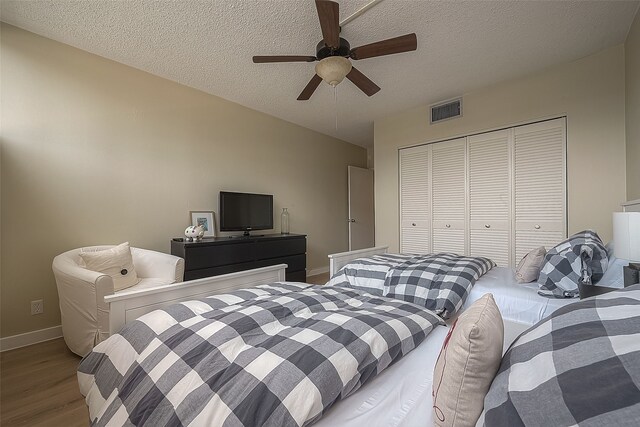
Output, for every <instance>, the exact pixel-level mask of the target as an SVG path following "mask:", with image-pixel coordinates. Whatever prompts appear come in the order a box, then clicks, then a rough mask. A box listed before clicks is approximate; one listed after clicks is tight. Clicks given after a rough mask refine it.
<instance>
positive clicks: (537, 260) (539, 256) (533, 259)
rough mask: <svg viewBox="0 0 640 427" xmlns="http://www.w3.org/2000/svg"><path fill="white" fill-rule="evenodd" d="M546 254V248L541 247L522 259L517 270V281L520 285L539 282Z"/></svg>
mask: <svg viewBox="0 0 640 427" xmlns="http://www.w3.org/2000/svg"><path fill="white" fill-rule="evenodd" d="M546 254H547V250H546V249H545V248H544V246H540V247H539V248H535V249H533V250H532V251H531V252H529V253H528V254H526V255H525V256H524V257H522V259H521V260H520V263H519V264H518V268H516V280H517V281H518V283H530V282H534V281H536V280H538V276H540V270H541V269H542V266H543V265H544V256H545V255H546Z"/></svg>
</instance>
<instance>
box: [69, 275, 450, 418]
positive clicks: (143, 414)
mask: <svg viewBox="0 0 640 427" xmlns="http://www.w3.org/2000/svg"><path fill="white" fill-rule="evenodd" d="M282 272H283V268H282V267H280V268H267V269H258V270H256V271H248V272H242V273H233V274H232V275H226V277H225V276H217V277H216V278H209V279H207V280H202V281H199V282H198V283H195V284H194V283H189V282H185V283H184V284H182V289H181V287H180V286H173V287H171V288H164V289H152V290H146V291H141V292H135V293H134V292H132V293H130V294H128V295H127V294H123V295H118V296H117V297H115V296H113V297H109V303H110V304H112V305H113V306H114V307H119V309H117V310H114V312H115V313H121V315H119V316H117V318H120V319H121V321H123V322H124V326H123V328H122V329H121V330H120V331H119V332H118V333H114V334H113V335H112V336H111V337H109V338H108V339H107V340H106V341H104V342H102V343H100V344H99V345H98V346H96V347H95V348H94V350H93V351H92V352H91V353H90V354H89V355H87V356H86V357H85V358H84V359H83V361H82V362H81V364H80V367H79V370H78V379H79V384H80V390H81V392H82V393H83V395H85V396H86V401H87V404H88V406H89V412H90V417H91V419H92V421H93V422H94V423H95V425H112V424H113V425H120V424H123V423H126V422H129V421H128V420H133V422H134V424H137V425H139V424H145V423H146V424H147V425H156V424H163V425H164V424H170V425H174V424H189V423H195V425H197V424H199V423H205V424H210V425H217V424H222V423H223V422H224V420H227V422H228V423H229V424H230V425H236V424H244V425H262V424H263V423H266V424H270V425H296V424H299V425H302V424H305V423H312V422H315V421H318V419H319V418H320V416H321V415H326V416H323V417H322V418H321V419H320V420H319V424H318V425H335V424H340V425H349V424H350V423H351V424H350V425H363V423H365V422H370V423H371V422H375V421H380V420H382V419H383V417H384V419H385V420H388V422H387V421H385V423H387V425H400V424H401V425H411V422H414V421H412V420H414V419H415V416H419V418H421V419H423V420H424V418H426V417H429V416H430V413H431V405H430V404H429V399H430V390H431V380H432V377H433V365H434V363H435V358H436V357H437V354H438V351H439V349H440V347H441V346H442V342H443V339H444V336H445V335H446V334H447V328H448V326H447V325H445V323H444V321H443V320H442V318H440V317H439V316H437V315H436V314H435V313H434V312H432V311H431V310H428V309H426V308H424V307H421V306H419V305H417V304H412V303H407V302H406V301H403V300H400V299H392V298H379V297H376V296H372V295H370V294H367V293H362V292H359V291H355V290H349V289H343V288H332V287H326V286H322V287H321V286H314V285H308V284H300V283H288V282H282V281H276V282H275V283H274V282H272V281H269V280H272V279H273V278H274V277H281V276H280V274H281V273H282ZM245 278H246V279H245ZM264 281H267V283H266V284H265V283H262V282H264ZM243 282H245V283H250V284H251V285H252V287H250V288H247V289H244V288H242V286H241V285H240V284H241V283H243ZM212 283H215V287H214V288H215V289H214V290H212V287H211V285H212ZM256 285H257V286H256ZM207 287H209V289H208V290H206V288H207ZM238 287H241V289H238ZM185 290H188V291H185ZM168 292H174V293H176V294H175V295H174V297H175V298H173V302H174V304H172V305H170V304H169V303H168V301H167V300H168V298H167V295H168ZM207 292H209V293H212V294H213V295H209V296H208V297H204V298H203V297H202V293H207ZM221 292H224V293H221ZM179 293H182V294H180V295H179ZM187 294H188V295H187ZM154 299H155V301H154ZM159 308H161V310H158V309H159ZM137 316H140V317H137ZM272 316H273V317H274V318H275V319H276V320H277V321H273V320H272ZM114 325H115V323H114ZM202 325H204V326H202ZM336 325H337V326H336ZM241 330H242V333H244V335H241ZM202 331H204V332H202ZM255 331H258V332H259V333H258V334H256V333H255ZM337 331H338V332H337ZM345 331H346V332H348V333H346V334H345ZM238 338H241V339H240V340H238ZM252 340H253V341H252ZM256 340H257V341H256ZM187 341H189V343H187ZM267 342H268V343H269V344H266V343H267ZM185 343H187V344H185ZM336 343H338V344H339V345H336ZM345 354H346V355H345ZM221 355H222V356H221ZM265 355H266V356H265ZM303 355H304V357H302V356H303ZM405 355H406V357H403V356H405ZM409 355H413V356H412V357H411V358H409V357H408V356H409ZM396 362H397V363H396ZM310 364H311V365H313V367H312V368H309V365H310ZM205 365H206V369H204V370H202V369H201V368H202V367H203V366H205ZM222 365H224V366H222ZM227 365H228V366H227ZM324 365H328V366H329V367H330V369H329V370H328V371H327V370H318V369H319V368H318V367H320V366H324ZM396 366H400V367H399V368H396V369H392V370H390V371H389V372H390V373H389V374H388V375H387V372H386V371H385V372H382V371H383V370H384V369H385V368H387V367H390V368H389V369H391V368H395V367H396ZM218 368H220V370H219V372H218V371H216V369H218ZM236 371H237V372H239V375H236V374H235V373H236ZM334 371H335V372H337V374H336V375H338V376H339V379H340V380H341V382H339V384H342V387H343V388H342V389H341V390H339V392H338V393H337V394H336V393H334V392H333V391H331V390H330V391H329V392H328V391H327V390H325V389H324V388H323V387H324V385H323V383H325V382H326V383H329V382H331V381H330V380H331V378H332V377H331V375H327V372H329V374H331V373H333V372H334ZM407 371H411V372H412V375H411V380H410V381H407V375H406V372H407ZM228 372H233V373H234V376H233V378H232V379H231V378H230V377H229V378H227V377H226V375H227V373H228ZM300 372H303V373H304V374H305V375H301V374H300ZM318 373H322V375H319V374H318ZM249 374H250V375H249ZM221 378H222V379H221ZM256 379H257V384H254V382H255V381H256ZM369 380H370V381H369ZM245 382H247V384H245ZM333 382H334V384H335V383H336V381H333ZM214 384H215V385H214ZM228 384H234V385H235V384H240V390H245V389H246V390H250V391H249V392H248V394H247V395H239V396H236V393H235V392H234V393H232V394H231V395H229V394H228V393H227V394H226V395H225V392H224V390H225V387H227V385H228ZM245 385H246V387H245ZM267 385H268V386H267ZM229 387H231V386H229ZM214 388H215V395H216V396H226V397H224V398H223V397H220V398H219V399H218V398H217V397H216V398H214V399H212V400H211V401H208V400H206V402H209V403H206V404H205V403H204V402H205V400H200V401H199V400H198V399H203V398H201V396H200V394H199V393H201V392H203V390H205V391H206V390H213V389H214ZM234 390H236V391H237V388H234ZM274 390H277V391H274ZM294 391H297V392H299V391H302V392H303V393H302V396H303V398H299V397H298V398H291V397H290V396H292V395H296V394H294V393H293V392H294ZM207 393H209V391H207ZM328 393H333V394H328ZM417 393H420V395H421V396H422V397H421V398H420V399H417V397H418V395H417ZM241 394H242V393H241ZM298 394H299V393H298ZM230 396H231V397H230ZM327 396H329V397H327ZM346 396H349V399H348V400H342V398H344V397H346ZM258 397H259V399H258V400H268V399H271V400H273V404H272V405H271V404H269V405H267V407H268V411H267V412H266V414H265V408H264V405H262V406H261V405H256V404H255V402H256V401H258V400H256V399H257V398H258ZM187 399H188V400H187ZM334 403H335V405H334ZM198 405H200V406H198ZM334 406H335V407H334ZM194 407H197V409H195V410H194V409H193V408H194ZM283 407H285V408H286V411H284V410H283ZM153 408H162V409H159V410H157V411H155V410H154V409H153ZM329 408H330V410H329ZM261 411H262V412H261ZM285 412H286V413H285ZM325 412H327V414H324V413H325ZM238 414H243V416H245V417H247V416H248V417H249V418H241V417H239V416H238ZM366 420H369V421H366ZM378 425H380V424H378Z"/></svg>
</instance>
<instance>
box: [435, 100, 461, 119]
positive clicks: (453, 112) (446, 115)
mask: <svg viewBox="0 0 640 427" xmlns="http://www.w3.org/2000/svg"><path fill="white" fill-rule="evenodd" d="M460 116H462V98H458V99H455V100H453V101H447V102H445V103H441V104H436V105H432V106H431V123H432V124H433V123H438V122H441V121H443V120H449V119H453V118H455V117H460Z"/></svg>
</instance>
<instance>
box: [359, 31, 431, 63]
mask: <svg viewBox="0 0 640 427" xmlns="http://www.w3.org/2000/svg"><path fill="white" fill-rule="evenodd" d="M417 48H418V39H417V38H416V35H415V33H411V34H406V35H404V36H400V37H394V38H392V39H387V40H382V41H379V42H376V43H371V44H366V45H364V46H360V47H356V48H355V49H351V54H350V56H351V58H352V59H366V58H374V57H376V56H383V55H392V54H394V53H402V52H409V51H412V50H416V49H417Z"/></svg>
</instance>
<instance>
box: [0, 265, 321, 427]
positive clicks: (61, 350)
mask: <svg viewBox="0 0 640 427" xmlns="http://www.w3.org/2000/svg"><path fill="white" fill-rule="evenodd" d="M327 280H329V274H328V273H325V274H320V275H317V276H311V277H308V278H307V282H308V283H312V284H317V285H322V284H324V283H326V282H327ZM78 363H80V357H79V356H76V355H75V354H73V353H72V352H71V351H69V349H68V348H67V346H66V345H65V343H64V340H63V339H62V338H58V339H55V340H51V341H46V342H43V343H40V344H34V345H31V346H29V347H23V348H18V349H15V350H10V351H6V352H3V353H0V426H2V427H10V426H11V427H12V426H38V427H40V426H42V427H57V426H60V427H74V426H86V425H88V424H89V411H88V410H87V407H86V405H85V403H84V397H82V395H81V394H80V391H79V389H78V381H77V379H76V368H77V367H78Z"/></svg>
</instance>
